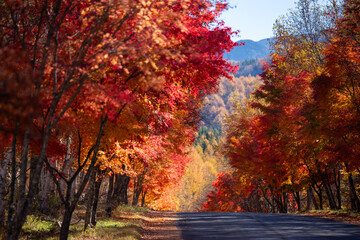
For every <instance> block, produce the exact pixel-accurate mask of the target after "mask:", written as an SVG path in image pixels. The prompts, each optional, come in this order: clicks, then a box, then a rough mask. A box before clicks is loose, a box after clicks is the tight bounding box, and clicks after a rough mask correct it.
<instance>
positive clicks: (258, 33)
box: [221, 0, 295, 41]
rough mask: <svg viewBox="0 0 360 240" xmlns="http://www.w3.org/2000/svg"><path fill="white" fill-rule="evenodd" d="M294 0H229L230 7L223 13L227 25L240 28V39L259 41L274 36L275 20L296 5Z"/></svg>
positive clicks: (235, 39)
mask: <svg viewBox="0 0 360 240" xmlns="http://www.w3.org/2000/svg"><path fill="white" fill-rule="evenodd" d="M294 2H295V1H294V0H229V3H230V6H232V7H233V8H230V9H229V10H227V11H225V12H224V13H223V14H222V17H221V19H222V20H224V21H225V25H226V26H229V27H231V28H232V29H233V30H240V36H239V37H236V38H234V39H233V40H234V41H237V40H240V39H251V40H254V41H258V40H261V39H264V38H269V37H271V36H272V27H273V24H274V22H275V20H276V19H277V18H278V17H279V16H280V15H284V14H286V13H287V12H288V9H292V8H294V7H295V3H294Z"/></svg>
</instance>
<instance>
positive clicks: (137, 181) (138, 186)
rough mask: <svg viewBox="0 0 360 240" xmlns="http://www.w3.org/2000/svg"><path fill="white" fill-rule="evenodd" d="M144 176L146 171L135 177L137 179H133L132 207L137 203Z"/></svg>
mask: <svg viewBox="0 0 360 240" xmlns="http://www.w3.org/2000/svg"><path fill="white" fill-rule="evenodd" d="M145 174H146V170H144V171H143V172H142V173H141V174H139V175H137V177H136V178H135V179H134V195H133V201H132V206H136V205H137V204H138V202H139V198H140V194H141V192H142V186H143V182H144V176H145Z"/></svg>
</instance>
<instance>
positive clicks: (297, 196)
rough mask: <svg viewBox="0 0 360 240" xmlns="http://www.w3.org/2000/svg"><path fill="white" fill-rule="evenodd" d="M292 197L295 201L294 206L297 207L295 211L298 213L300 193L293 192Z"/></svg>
mask: <svg viewBox="0 0 360 240" xmlns="http://www.w3.org/2000/svg"><path fill="white" fill-rule="evenodd" d="M293 195H294V198H295V201H296V205H297V210H298V211H299V212H300V211H301V196H300V192H295V191H293Z"/></svg>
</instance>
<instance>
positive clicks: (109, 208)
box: [106, 174, 115, 217]
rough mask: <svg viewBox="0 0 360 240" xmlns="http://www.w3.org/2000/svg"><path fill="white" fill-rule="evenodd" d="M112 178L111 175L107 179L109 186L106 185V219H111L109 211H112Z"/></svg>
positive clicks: (113, 176)
mask: <svg viewBox="0 0 360 240" xmlns="http://www.w3.org/2000/svg"><path fill="white" fill-rule="evenodd" d="M114 178H115V175H114V174H112V175H111V176H110V177H109V184H108V192H107V196H106V214H107V216H108V217H111V211H112V208H113V206H112V204H113V200H112V198H113V192H114Z"/></svg>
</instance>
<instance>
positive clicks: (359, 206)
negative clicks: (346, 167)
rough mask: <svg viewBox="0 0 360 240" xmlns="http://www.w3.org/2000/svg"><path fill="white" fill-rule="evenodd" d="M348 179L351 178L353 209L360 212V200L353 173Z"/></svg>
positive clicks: (350, 187)
mask: <svg viewBox="0 0 360 240" xmlns="http://www.w3.org/2000/svg"><path fill="white" fill-rule="evenodd" d="M348 180H349V189H350V201H351V209H352V210H356V211H358V212H360V200H359V197H358V195H357V193H356V188H355V184H354V180H353V177H352V173H350V174H349V176H348Z"/></svg>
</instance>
